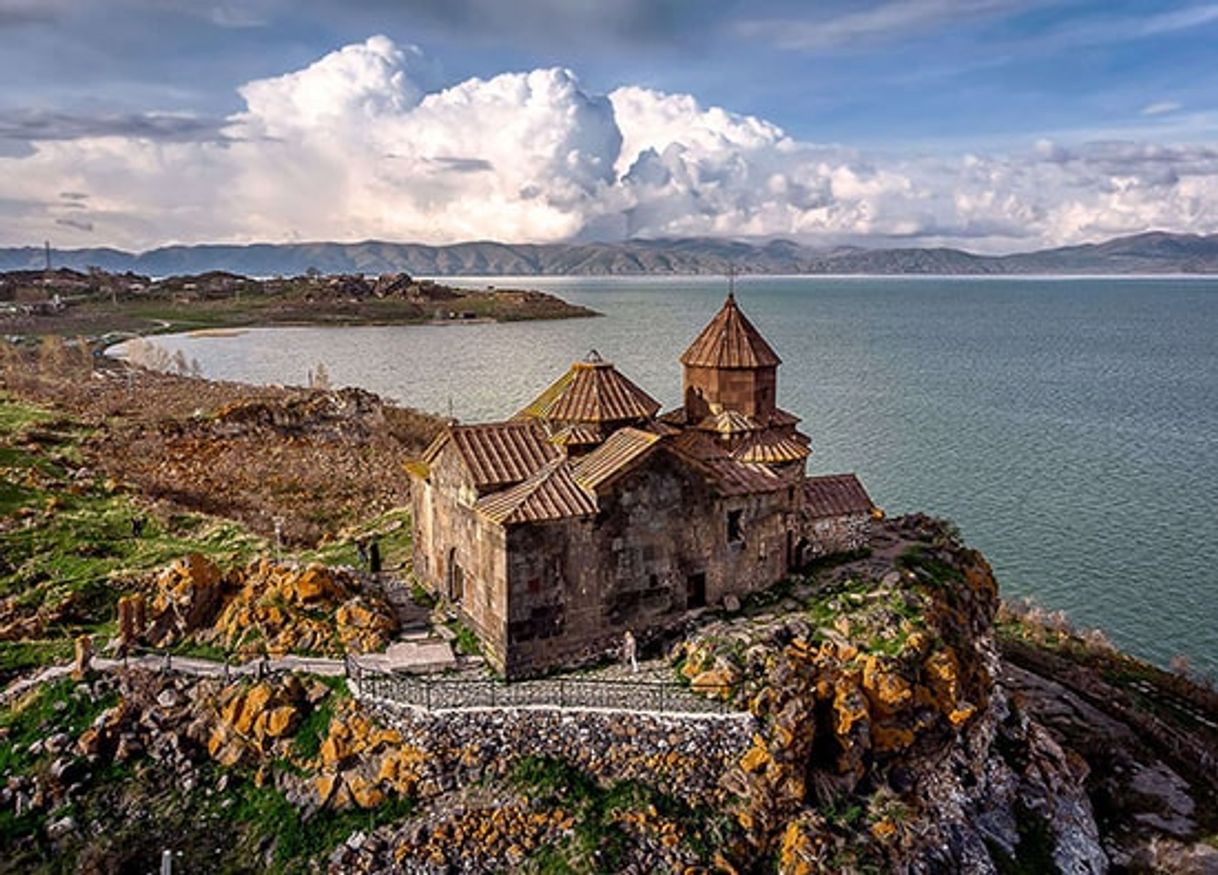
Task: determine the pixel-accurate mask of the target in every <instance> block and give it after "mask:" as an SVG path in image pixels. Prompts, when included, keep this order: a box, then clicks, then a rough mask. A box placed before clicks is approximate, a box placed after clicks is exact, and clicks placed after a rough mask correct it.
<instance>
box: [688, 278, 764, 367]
mask: <svg viewBox="0 0 1218 875" xmlns="http://www.w3.org/2000/svg"><path fill="white" fill-rule="evenodd" d="M781 363H782V359H780V358H779V357H778V353H776V352H774V350H773V349H772V348H771V347H770V345H769V344H768V343H766V341H765V338H764V337H762V336H761V332H760V331H758V330H757V329H756V328H755V327H753V323H752V322H750V321H749V320H748V318H747V317H746V316H745V315H744V314H743V313H741V312H740V308H739V307H737V306H736V297H735V295H728V296H727V300H726V301H725V302H724V303H723V307H722V309H720V310H719V312H718V313H716V314H715V318H714V319H712V320H711V321H710V324H708V325H707V326H706V327H705V328H703V329H702V333H701V334H699V335H698V336H697V338H695V339H694V342H693V343H691V344H690V345H689V349H687V350H685V353H684V354H683V355H682V356H681V364H683V365H694V366H697V367H706V368H760V367H769V366H776V365H779V364H781Z"/></svg>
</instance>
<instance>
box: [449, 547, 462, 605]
mask: <svg viewBox="0 0 1218 875" xmlns="http://www.w3.org/2000/svg"><path fill="white" fill-rule="evenodd" d="M463 598H465V572H464V571H463V570H462V568H461V566H460V565H458V564H457V548H456V547H453V548H452V549H451V550H449V551H448V599H449V601H451V602H454V603H456V602H460V601H461V600H462V599H463Z"/></svg>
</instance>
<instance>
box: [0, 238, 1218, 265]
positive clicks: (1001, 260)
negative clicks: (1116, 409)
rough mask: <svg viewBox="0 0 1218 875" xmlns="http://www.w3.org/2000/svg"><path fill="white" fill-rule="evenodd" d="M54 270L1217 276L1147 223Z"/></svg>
mask: <svg viewBox="0 0 1218 875" xmlns="http://www.w3.org/2000/svg"><path fill="white" fill-rule="evenodd" d="M52 262H53V264H54V266H55V267H72V268H76V269H78V270H83V269H85V268H88V267H90V266H93V267H99V268H102V269H103V270H108V271H115V272H123V271H134V272H135V273H141V274H146V275H149V276H169V275H173V274H197V273H203V272H206V271H211V270H226V271H232V272H234V273H240V274H245V275H247V276H275V275H280V274H282V275H294V274H301V273H305V272H306V271H308V270H309V269H311V268H312V269H316V270H319V271H321V272H323V273H363V274H382V273H396V272H401V271H404V272H406V273H410V274H412V275H417V276H462V275H466V276H470V275H482V276H508V275H515V276H529V275H594V276H603V275H615V274H721V273H723V272H724V271H726V270H727V269H728V267H729V266H734V267H735V268H736V269H737V270H738V271H739V272H741V273H756V274H960V275H976V274H1008V275H1009V274H1067V275H1069V274H1076V275H1077V274H1162V273H1200V274H1205V273H1218V234H1212V235H1210V236H1204V237H1203V236H1199V235H1196V234H1168V233H1164V232H1157V231H1156V232H1150V233H1146V234H1137V235H1134V236H1132V237H1119V238H1116V239H1113V240H1109V241H1107V242H1106V243H1087V244H1084V245H1081V246H1065V247H1061V248H1058V249H1045V250H1041V251H1039V252H1024V253H1016V254H1013V255H974V254H972V253H969V252H964V251H962V250H959V249H945V248H935V249H920V248H908V249H864V248H860V247H838V248H834V249H816V248H813V247H809V246H804V245H801V244H799V243H794V242H792V241H790V240H772V241H770V242H768V243H748V242H742V241H733V240H722V239H717V238H707V237H696V238H689V239H668V240H627V241H624V242H622V243H549V244H540V245H538V244H519V245H517V244H509V243H493V242H473V243H457V244H454V245H451V246H425V245H422V244H418V243H383V242H375V241H370V242H366V243H259V244H252V245H227V244H207V245H197V246H163V247H161V248H159V249H152V250H149V251H148V252H141V253H131V252H123V251H121V250H118V249H104V248H100V249H68V250H52ZM44 263H45V261H44V252H43V250H42V249H39V248H36V247H24V248H7V249H6V248H0V270H22V269H39V268H41V267H42V266H43V264H44Z"/></svg>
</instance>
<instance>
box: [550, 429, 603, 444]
mask: <svg viewBox="0 0 1218 875" xmlns="http://www.w3.org/2000/svg"><path fill="white" fill-rule="evenodd" d="M600 442H601V433H600V431H598V430H597V429H595V428H593V427H591V426H587V425H579V424H578V423H577V424H574V425H565V426H563V427H562V428H560V429H559V430H558V431H556V432H554V434H552V435H550V443H552V444H554V445H555V446H559V447H586V446H591V445H593V444H599V443H600Z"/></svg>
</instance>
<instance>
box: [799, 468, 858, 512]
mask: <svg viewBox="0 0 1218 875" xmlns="http://www.w3.org/2000/svg"><path fill="white" fill-rule="evenodd" d="M874 509H875V504H874V502H872V500H871V496H870V495H868V494H867V490H866V489H864V488H863V484H862V483H860V482H859V478H858V477H856V476H854V475H853V474H830V475H828V476H825V477H809V478H808V479H807V480H806V481H804V513H805V514H806V515H807V516H809V517H811V518H813V519H817V518H819V517H832V516H842V515H844V514H850V513H871V511H872V510H874Z"/></svg>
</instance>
